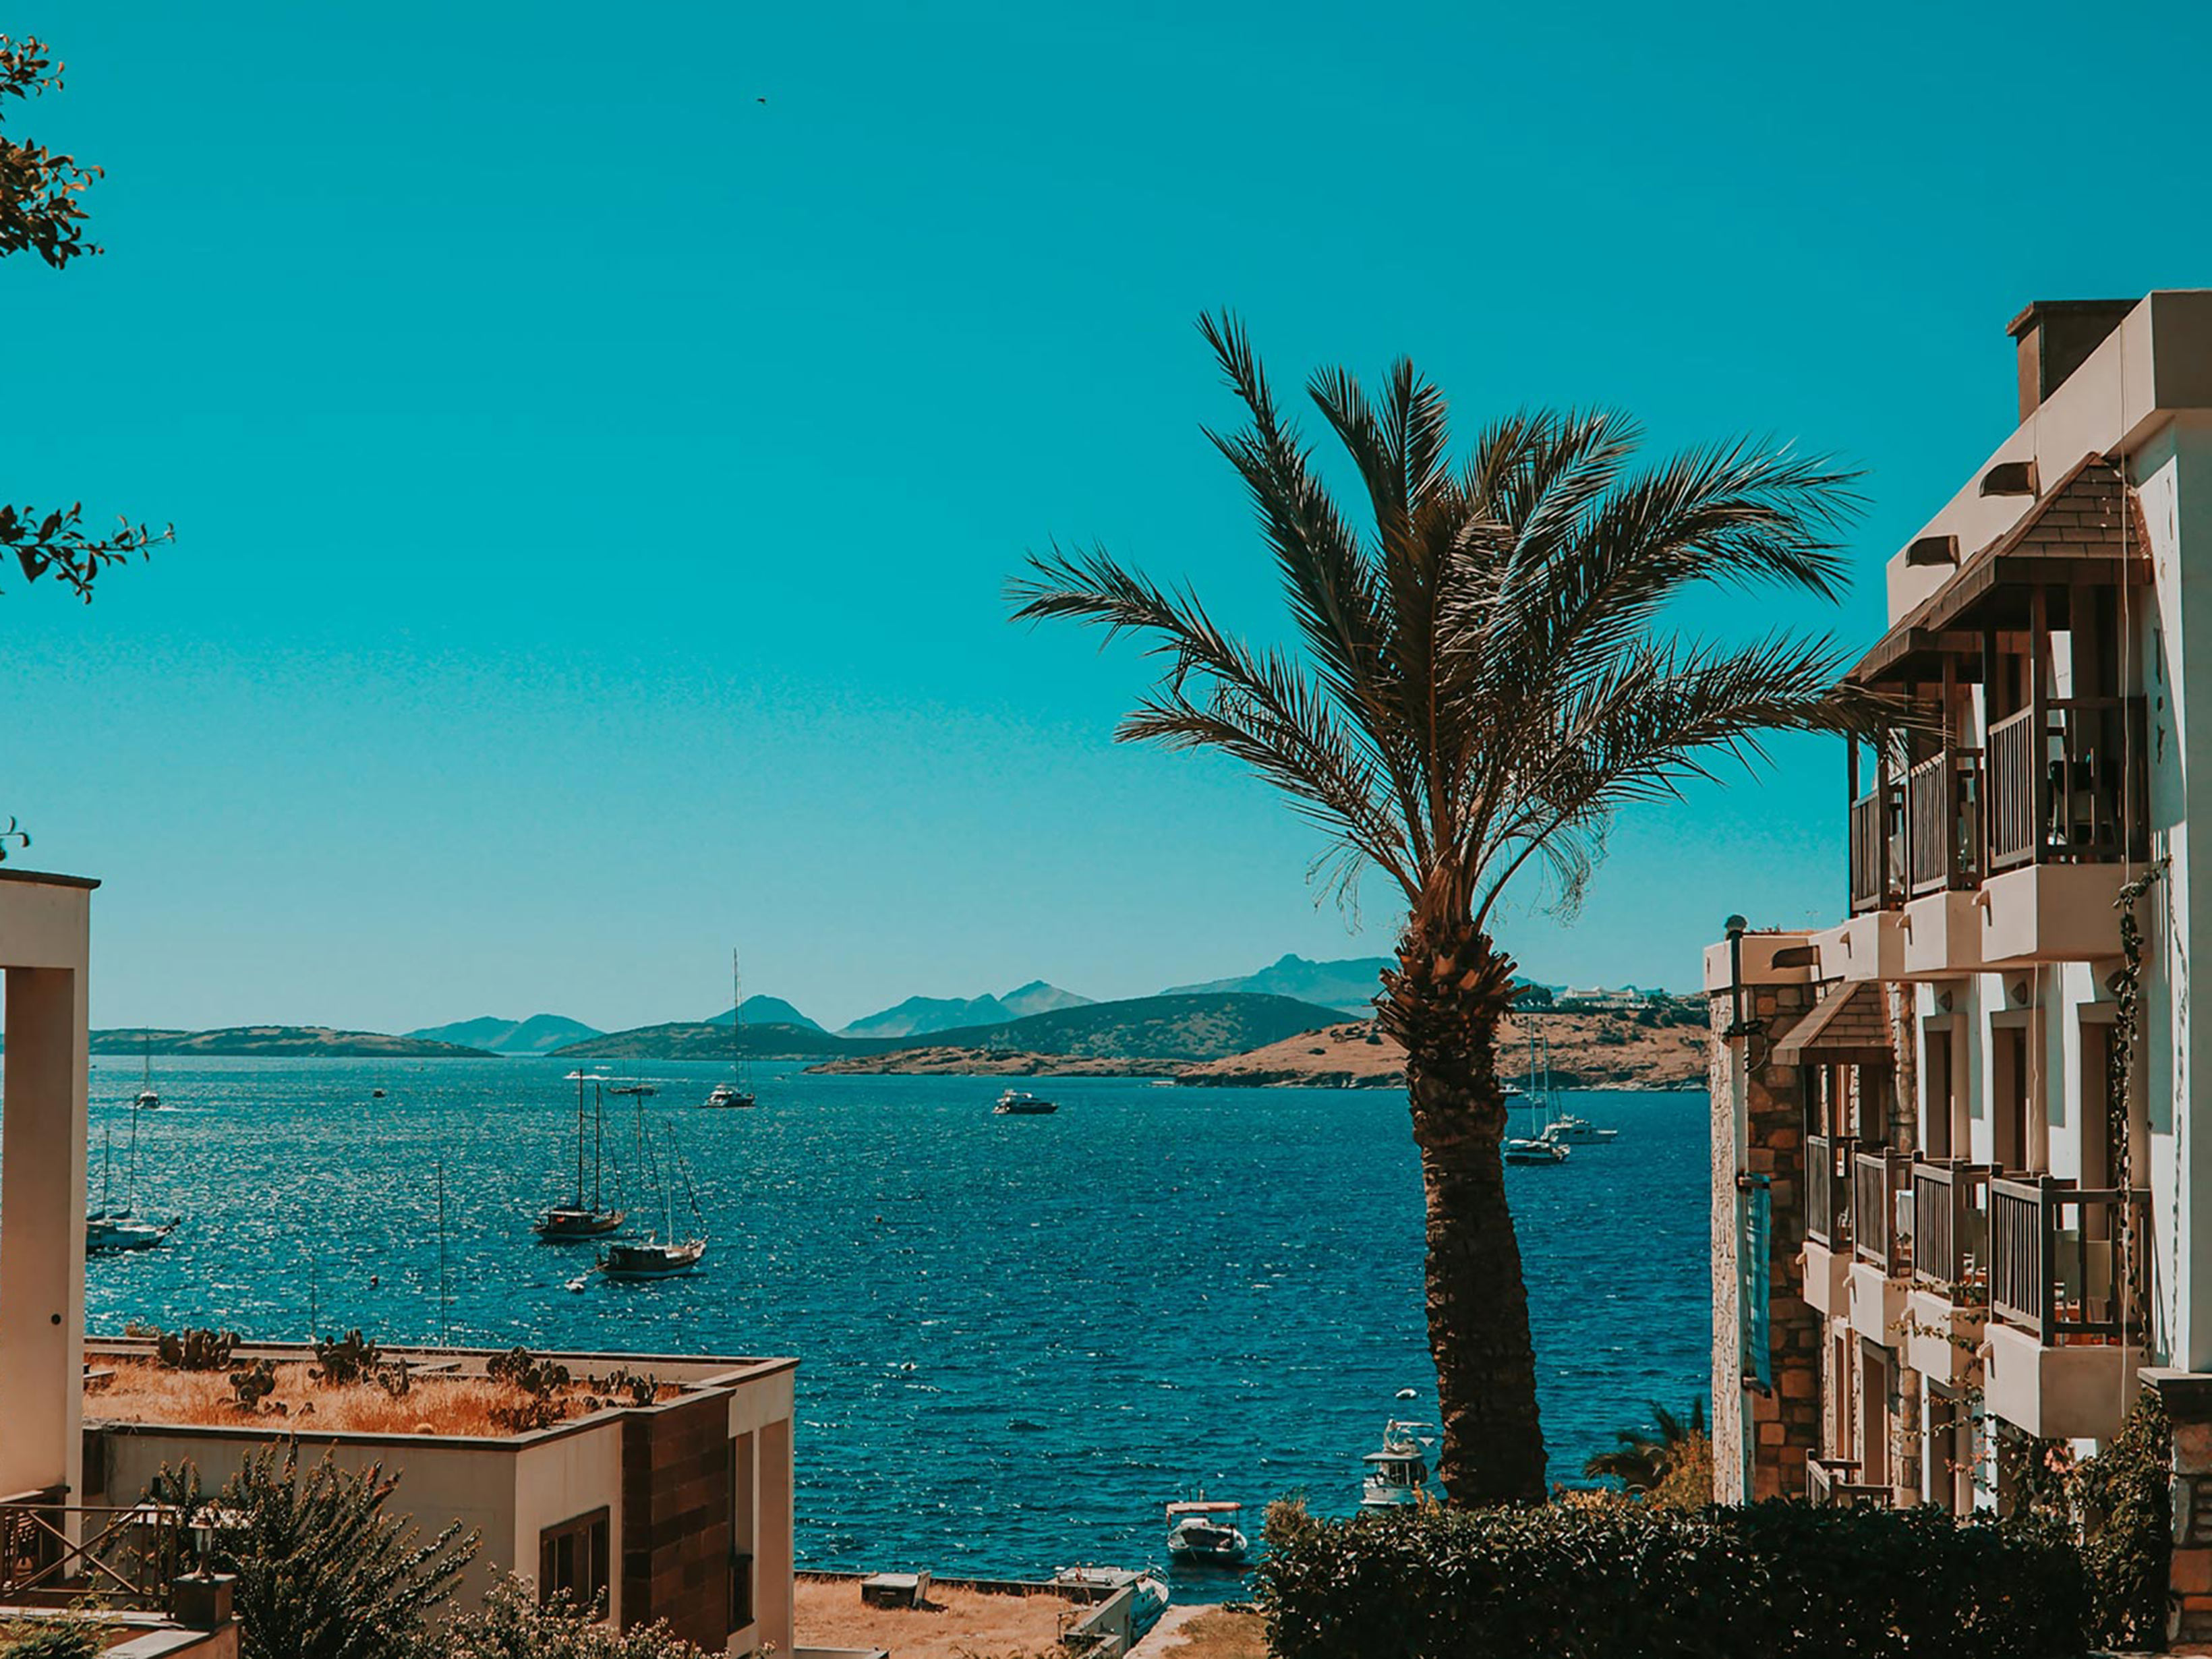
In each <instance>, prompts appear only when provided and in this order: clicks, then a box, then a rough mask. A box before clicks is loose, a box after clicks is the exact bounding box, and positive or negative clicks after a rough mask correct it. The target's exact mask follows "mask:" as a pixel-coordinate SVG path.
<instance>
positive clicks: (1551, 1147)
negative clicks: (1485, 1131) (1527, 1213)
mask: <svg viewBox="0 0 2212 1659" xmlns="http://www.w3.org/2000/svg"><path fill="white" fill-rule="evenodd" d="M1544 1056H1545V1058H1544V1073H1543V1076H1544V1081H1543V1085H1542V1086H1541V1087H1539V1086H1538V1085H1537V1082H1536V1033H1535V1032H1534V1030H1531V1031H1530V1032H1529V1033H1528V1128H1529V1131H1530V1133H1528V1135H1527V1136H1525V1137H1522V1138H1517V1139H1512V1140H1509V1141H1507V1142H1506V1143H1505V1151H1504V1159H1505V1161H1506V1162H1507V1163H1508V1164H1565V1162H1566V1161H1567V1146H1566V1143H1565V1141H1563V1140H1559V1139H1554V1138H1553V1136H1552V1135H1550V1134H1548V1133H1546V1129H1547V1123H1548V1121H1549V1119H1550V1117H1551V1113H1552V1065H1551V1045H1550V1044H1549V1043H1548V1042H1547V1043H1546V1044H1545V1047H1544Z"/></svg>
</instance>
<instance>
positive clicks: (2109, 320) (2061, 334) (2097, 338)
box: [2006, 300, 2141, 421]
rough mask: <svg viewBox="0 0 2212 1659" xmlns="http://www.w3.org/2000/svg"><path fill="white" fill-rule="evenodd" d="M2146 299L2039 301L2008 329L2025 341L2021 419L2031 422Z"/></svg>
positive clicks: (2022, 367)
mask: <svg viewBox="0 0 2212 1659" xmlns="http://www.w3.org/2000/svg"><path fill="white" fill-rule="evenodd" d="M2140 303H2141V301H2136V300H2037V301H2033V303H2032V304H2030V305H2029V307H2027V310H2025V311H2023V312H2021V313H2020V315H2019V316H2017V317H2015V318H2014V319H2012V324H2011V326H2010V327H2008V329H2007V330H2006V332H2007V333H2008V334H2010V335H2011V336H2012V337H2013V338H2014V339H2015V340H2017V341H2019V342H2020V418H2021V420H2023V421H2024V420H2026V419H2027V417H2028V416H2031V415H2033V414H2034V413H2035V411H2036V410H2038V409H2039V408H2041V407H2042V405H2043V403H2044V400H2045V398H2049V397H2050V396H2051V393H2052V392H2056V391H2057V390H2058V386H2059V383H2060V382H2061V381H2063V380H2065V378H2066V377H2067V376H2068V375H2069V374H2072V373H2073V372H2074V371H2075V369H2077V368H2081V365H2082V364H2083V363H2085V362H2087V361H2088V358H2089V354H2090V353H2091V352H2093V351H2094V350H2095V349H2097V348H2098V347H2099V346H2100V345H2102V344H2104V343H2105V337H2106V335H2108V334H2110V333H2111V332H2112V331H2113V330H2114V329H2116V328H2118V326H2119V325H2120V319H2122V318H2124V317H2125V316H2126V315H2127V314H2128V313H2130V311H2133V310H2134V309H2135V308H2136V306H2137V305H2138V304H2140Z"/></svg>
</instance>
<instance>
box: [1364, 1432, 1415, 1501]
mask: <svg viewBox="0 0 2212 1659" xmlns="http://www.w3.org/2000/svg"><path fill="white" fill-rule="evenodd" d="M1420 1427H1421V1425H1419V1424H1418V1423H1401V1422H1399V1421H1398V1420H1397V1419H1395V1418H1393V1419H1391V1420H1390V1422H1389V1424H1388V1425H1386V1426H1385V1427H1384V1429H1383V1448H1382V1449H1381V1450H1380V1451H1371V1452H1370V1453H1368V1454H1367V1455H1366V1456H1365V1457H1364V1458H1362V1459H1361V1460H1360V1462H1362V1463H1363V1464H1364V1465H1365V1474H1364V1475H1363V1476H1362V1478H1361V1480H1360V1483H1359V1507H1360V1508H1361V1509H1363V1510H1398V1509H1410V1508H1412V1507H1413V1506H1415V1505H1417V1504H1419V1503H1420V1501H1421V1500H1422V1499H1423V1498H1425V1497H1426V1496H1427V1495H1428V1486H1429V1459H1428V1453H1427V1449H1426V1448H1425V1446H1424V1445H1423V1443H1422V1441H1421V1437H1420Z"/></svg>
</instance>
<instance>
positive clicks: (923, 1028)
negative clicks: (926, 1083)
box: [837, 996, 1015, 1037]
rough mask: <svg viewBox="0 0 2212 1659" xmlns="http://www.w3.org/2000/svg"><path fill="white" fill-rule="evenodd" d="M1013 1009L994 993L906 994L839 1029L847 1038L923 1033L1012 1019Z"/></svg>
mask: <svg viewBox="0 0 2212 1659" xmlns="http://www.w3.org/2000/svg"><path fill="white" fill-rule="evenodd" d="M1014 1017H1015V1016H1014V1013H1013V1011H1012V1009H1010V1008H1008V1007H1007V1006H1006V1004H1005V1003H1003V1002H1001V1001H1000V1000H999V999H998V998H996V997H994V996H981V997H976V998H975V999H974V1000H962V999H961V998H959V997H908V999H907V1000H905V1001H904V1002H902V1003H900V1004H898V1005H897V1006H896V1007H891V1008H886V1009H884V1011H883V1012H881V1013H878V1014H870V1015H869V1016H868V1017H867V1018H866V1019H856V1020H854V1022H853V1023H852V1024H850V1025H848V1026H846V1027H845V1028H844V1030H842V1031H840V1032H838V1034H837V1035H838V1036H848V1037H906V1036H927V1034H928V1033H930V1032H932V1031H949V1030H953V1029H954V1028H955V1027H957V1026H963V1025H988V1024H993V1023H994V1022H995V1021H999V1020H1006V1019H1012V1018H1014Z"/></svg>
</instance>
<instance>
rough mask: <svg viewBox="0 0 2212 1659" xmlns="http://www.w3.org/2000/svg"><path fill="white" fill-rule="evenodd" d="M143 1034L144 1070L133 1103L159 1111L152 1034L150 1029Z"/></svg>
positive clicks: (140, 1108) (146, 1108) (151, 1110)
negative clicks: (155, 1089) (144, 1049)
mask: <svg viewBox="0 0 2212 1659" xmlns="http://www.w3.org/2000/svg"><path fill="white" fill-rule="evenodd" d="M144 1036H145V1039H146V1054H145V1060H146V1070H145V1073H144V1075H143V1079H142V1080H141V1081H140V1083H139V1085H138V1098H137V1101H136V1102H135V1103H134V1104H136V1105H137V1108H138V1109H139V1110H140V1111H142V1112H153V1111H159V1110H160V1109H161V1096H160V1095H158V1094H156V1093H155V1091H154V1034H153V1033H152V1032H151V1031H148V1032H146V1033H144ZM133 1133H134V1134H135V1133H137V1132H136V1131H135V1130H134V1131H133Z"/></svg>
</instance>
